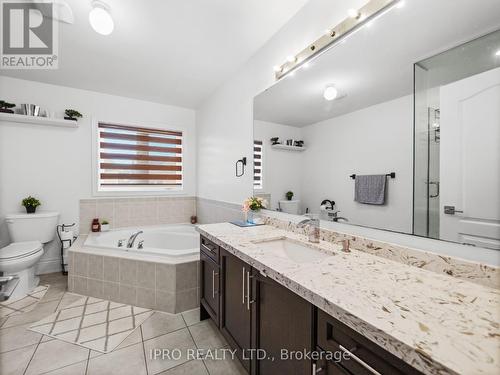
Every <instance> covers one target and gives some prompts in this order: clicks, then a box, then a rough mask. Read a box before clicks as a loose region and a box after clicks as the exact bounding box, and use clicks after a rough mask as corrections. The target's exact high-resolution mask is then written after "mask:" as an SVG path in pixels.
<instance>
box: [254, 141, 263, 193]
mask: <svg viewBox="0 0 500 375" xmlns="http://www.w3.org/2000/svg"><path fill="white" fill-rule="evenodd" d="M253 187H254V189H262V141H255V140H254V141H253Z"/></svg>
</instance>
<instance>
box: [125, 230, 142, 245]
mask: <svg viewBox="0 0 500 375" xmlns="http://www.w3.org/2000/svg"><path fill="white" fill-rule="evenodd" d="M141 233H144V232H143V231H142V230H138V231H137V232H135V233H133V234H132V235H131V236H130V238H129V239H128V241H127V249H131V248H132V247H134V242H135V239H136V238H137V236H138V235H139V234H141Z"/></svg>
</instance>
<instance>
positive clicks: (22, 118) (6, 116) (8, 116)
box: [0, 112, 78, 128]
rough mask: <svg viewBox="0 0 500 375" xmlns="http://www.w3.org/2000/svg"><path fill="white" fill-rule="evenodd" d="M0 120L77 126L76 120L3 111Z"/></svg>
mask: <svg viewBox="0 0 500 375" xmlns="http://www.w3.org/2000/svg"><path fill="white" fill-rule="evenodd" d="M0 122H20V123H22V124H35V125H47V126H62V127H66V128H77V127H78V121H72V120H64V119H57V118H49V117H39V116H26V115H18V114H16V113H3V112H0Z"/></svg>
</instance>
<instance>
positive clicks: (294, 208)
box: [279, 200, 300, 215]
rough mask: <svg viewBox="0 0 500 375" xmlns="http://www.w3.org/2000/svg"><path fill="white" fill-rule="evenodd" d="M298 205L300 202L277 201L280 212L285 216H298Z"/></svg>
mask: <svg viewBox="0 0 500 375" xmlns="http://www.w3.org/2000/svg"><path fill="white" fill-rule="evenodd" d="M299 203H300V201H298V200H295V201H279V207H280V209H281V211H282V212H285V213H287V214H293V215H298V214H299Z"/></svg>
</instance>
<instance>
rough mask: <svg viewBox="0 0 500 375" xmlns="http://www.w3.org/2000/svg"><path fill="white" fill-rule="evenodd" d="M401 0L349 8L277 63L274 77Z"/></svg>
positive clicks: (371, 1) (378, 0)
mask: <svg viewBox="0 0 500 375" xmlns="http://www.w3.org/2000/svg"><path fill="white" fill-rule="evenodd" d="M401 1H402V0H368V1H367V2H366V3H365V5H363V6H362V7H361V8H359V9H358V10H356V9H350V10H349V17H347V18H345V19H344V20H343V21H342V22H340V23H339V24H337V25H336V26H334V27H332V28H329V29H328V30H325V31H324V34H322V35H321V36H320V37H319V38H318V39H316V40H315V41H314V42H312V43H311V44H309V45H308V46H307V47H305V48H304V49H302V51H300V52H299V53H297V54H295V55H293V56H288V57H287V59H286V60H285V62H283V63H282V64H281V65H279V67H280V69H279V70H276V69H275V70H274V76H275V78H276V79H277V80H278V79H281V78H283V77H285V76H286V75H288V74H291V73H292V72H293V71H294V70H296V69H297V68H299V67H300V66H301V65H303V64H305V63H306V62H310V61H311V60H312V59H313V58H315V57H317V56H319V55H320V54H321V53H323V52H324V51H326V50H327V49H328V48H330V47H332V46H333V45H335V44H337V43H341V42H343V41H344V40H345V39H346V37H348V36H349V35H351V34H352V33H354V32H355V31H356V30H358V29H360V28H361V27H362V26H363V25H365V23H366V22H367V21H368V22H369V21H371V20H373V19H374V18H375V17H378V16H381V15H383V14H384V13H386V12H388V11H390V10H391V9H393V8H395V6H396V5H398V4H399V2H401Z"/></svg>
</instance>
